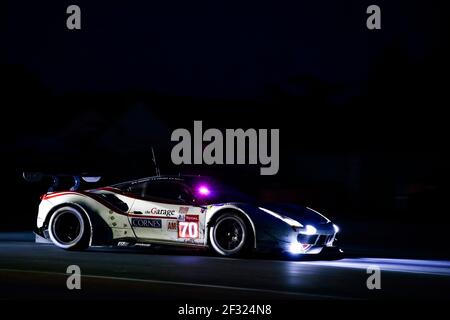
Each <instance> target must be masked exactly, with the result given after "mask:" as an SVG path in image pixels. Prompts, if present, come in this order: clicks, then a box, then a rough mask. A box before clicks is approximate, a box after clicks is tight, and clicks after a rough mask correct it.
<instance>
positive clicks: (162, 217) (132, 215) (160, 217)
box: [128, 213, 177, 219]
mask: <svg viewBox="0 0 450 320" xmlns="http://www.w3.org/2000/svg"><path fill="white" fill-rule="evenodd" d="M128 215H129V216H130V217H136V218H158V219H177V217H165V216H146V215H143V214H132V213H129V214H128Z"/></svg>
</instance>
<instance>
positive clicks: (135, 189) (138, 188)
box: [125, 182, 147, 197]
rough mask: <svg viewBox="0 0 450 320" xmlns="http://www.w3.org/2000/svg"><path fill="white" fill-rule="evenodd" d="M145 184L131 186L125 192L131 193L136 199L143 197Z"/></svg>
mask: <svg viewBox="0 0 450 320" xmlns="http://www.w3.org/2000/svg"><path fill="white" fill-rule="evenodd" d="M146 184H147V182H141V183H136V184H132V185H130V186H129V187H127V188H126V190H125V192H128V193H131V194H132V195H133V196H136V197H143V196H144V192H145V187H146Z"/></svg>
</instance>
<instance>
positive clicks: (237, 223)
mask: <svg viewBox="0 0 450 320" xmlns="http://www.w3.org/2000/svg"><path fill="white" fill-rule="evenodd" d="M251 239H252V236H251V230H250V229H249V227H248V226H247V223H246V222H245V221H244V219H243V218H241V217H240V216H239V215H238V214H235V213H231V212H230V213H224V214H222V215H221V216H220V217H219V218H217V220H216V221H215V222H214V224H213V226H211V227H210V228H209V241H210V244H211V247H212V249H213V250H214V251H215V252H216V253H217V254H218V255H221V256H226V257H234V256H239V255H242V254H244V253H246V252H247V251H248V248H249V244H250V242H251Z"/></svg>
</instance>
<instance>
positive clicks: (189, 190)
mask: <svg viewBox="0 0 450 320" xmlns="http://www.w3.org/2000/svg"><path fill="white" fill-rule="evenodd" d="M24 177H26V178H28V180H32V178H36V175H34V176H33V175H32V174H31V175H30V174H27V175H26V176H25V175H24ZM81 178H82V179H83V180H84V181H88V182H93V181H97V180H98V179H99V177H81ZM53 179H54V182H55V184H57V181H58V177H57V176H53ZM74 179H75V184H74V186H73V187H72V188H70V189H69V190H66V191H54V189H55V188H54V187H52V188H50V190H49V192H47V193H46V194H44V195H42V196H41V202H40V205H39V213H38V217H37V231H36V233H37V234H38V235H39V236H40V237H43V238H45V239H48V240H49V241H51V242H52V243H53V244H55V245H56V246H58V247H60V248H62V249H66V250H82V249H86V248H88V247H89V246H111V245H113V246H114V245H115V246H136V245H171V246H188V247H196V248H210V249H212V250H213V251H214V252H215V253H216V254H218V255H221V256H237V255H242V254H245V253H248V252H250V251H270V252H274V251H277V252H288V253H290V254H294V255H300V254H318V253H320V252H321V251H322V250H323V249H324V248H337V247H336V246H335V240H336V233H337V232H338V231H339V228H338V226H336V225H335V224H333V223H332V222H331V221H330V220H329V219H328V218H326V217H325V216H323V215H322V214H320V213H319V212H317V211H315V210H313V209H311V208H308V207H303V206H299V205H293V204H261V203H258V202H256V201H254V200H253V199H251V198H250V197H249V196H247V195H245V194H242V193H241V192H239V191H236V190H235V189H233V188H230V187H226V186H224V185H222V184H220V183H218V182H217V181H214V180H212V179H210V178H205V177H201V176H154V177H148V178H143V179H138V180H132V181H127V182H122V183H118V184H114V185H110V186H106V187H101V188H96V189H88V190H78V188H79V187H80V181H81V179H80V176H74Z"/></svg>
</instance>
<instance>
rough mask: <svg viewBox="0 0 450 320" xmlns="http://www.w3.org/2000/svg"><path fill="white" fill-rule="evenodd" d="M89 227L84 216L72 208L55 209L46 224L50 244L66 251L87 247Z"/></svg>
mask: <svg viewBox="0 0 450 320" xmlns="http://www.w3.org/2000/svg"><path fill="white" fill-rule="evenodd" d="M90 232H91V231H90V225H89V221H88V220H87V218H86V216H85V214H84V213H83V212H82V211H81V210H79V209H76V208H74V207H71V206H65V207H61V208H59V209H57V210H56V211H55V212H54V213H53V214H52V216H51V217H50V221H49V224H48V233H49V236H50V239H51V240H52V242H53V243H54V244H55V245H56V246H58V247H60V248H62V249H66V250H83V249H86V248H87V247H88V246H89V238H90Z"/></svg>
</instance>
